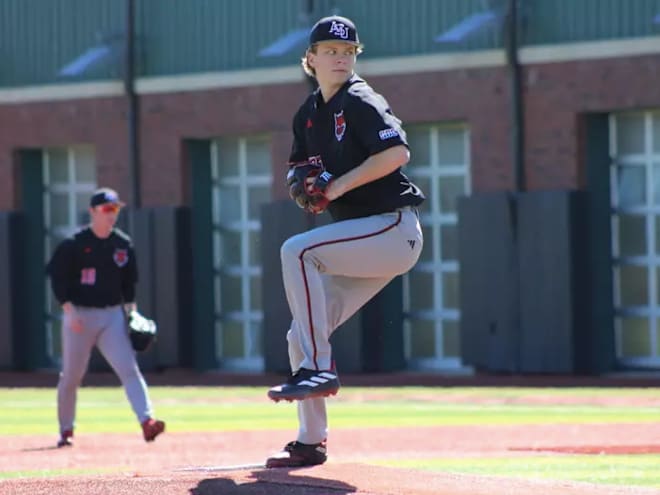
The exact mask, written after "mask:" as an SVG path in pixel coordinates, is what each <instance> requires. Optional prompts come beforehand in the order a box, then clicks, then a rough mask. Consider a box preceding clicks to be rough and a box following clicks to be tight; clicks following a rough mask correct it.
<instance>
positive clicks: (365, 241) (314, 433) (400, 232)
mask: <svg viewBox="0 0 660 495" xmlns="http://www.w3.org/2000/svg"><path fill="white" fill-rule="evenodd" d="M422 245H423V236H422V229H421V226H420V224H419V219H418V216H417V212H416V210H415V209H414V208H410V207H406V208H401V209H400V210H397V211H395V212H391V213H384V214H381V215H373V216H370V217H364V218H358V219H352V220H345V221H340V222H336V223H332V224H330V225H325V226H322V227H318V228H315V229H312V230H309V231H307V232H303V233H301V234H298V235H295V236H293V237H291V238H290V239H288V240H287V241H285V242H284V244H283V245H282V249H281V258H282V276H283V280H284V288H285V291H286V296H287V300H288V303H289V308H290V309H291V313H292V316H293V321H292V323H291V328H290V330H289V331H288V333H287V341H288V346H289V361H290V365H291V370H292V372H294V373H295V372H296V371H297V370H298V369H300V368H307V369H312V370H315V369H320V370H327V369H330V368H331V366H332V350H331V345H330V342H329V338H330V336H331V335H332V332H334V331H335V329H336V328H337V327H339V325H341V324H342V323H344V322H345V321H346V320H348V318H350V317H351V316H352V315H353V314H354V313H355V312H356V311H358V310H359V309H360V308H361V307H362V306H363V305H364V304H366V303H367V302H368V301H369V300H370V299H371V298H372V297H374V296H375V295H376V294H377V293H378V292H379V291H380V290H381V289H382V288H383V287H385V286H386V285H387V284H388V283H389V282H390V281H391V280H392V279H393V278H394V277H396V276H397V275H401V274H403V273H406V272H408V271H409V270H410V269H411V268H412V267H413V266H414V265H415V263H416V262H417V259H418V258H419V255H420V253H421V251H422ZM298 420H299V430H298V441H299V442H302V443H306V444H314V443H319V442H321V441H322V440H324V439H326V438H327V435H328V419H327V413H326V405H325V399H324V398H313V399H306V400H302V401H299V402H298Z"/></svg>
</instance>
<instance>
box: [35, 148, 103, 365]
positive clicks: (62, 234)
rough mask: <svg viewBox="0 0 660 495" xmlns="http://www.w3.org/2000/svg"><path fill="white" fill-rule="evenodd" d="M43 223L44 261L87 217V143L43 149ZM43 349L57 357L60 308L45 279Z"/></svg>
mask: <svg viewBox="0 0 660 495" xmlns="http://www.w3.org/2000/svg"><path fill="white" fill-rule="evenodd" d="M43 167H44V169H43V178H44V224H45V232H46V236H45V239H44V242H45V253H46V258H47V259H46V260H45V262H47V261H48V260H49V259H50V257H51V255H52V254H53V251H54V249H55V247H56V246H57V244H59V243H60V241H62V240H63V239H65V238H66V237H68V236H70V235H72V234H73V233H74V232H75V231H76V230H77V229H78V228H79V227H80V226H81V225H82V224H84V223H86V222H87V221H88V215H87V208H88V206H89V198H90V196H91V195H92V193H93V192H94V190H95V189H96V158H95V154H94V148H93V147H92V146H88V145H78V146H71V147H67V148H46V149H44V150H43ZM45 290H46V311H47V320H46V332H47V334H46V335H47V353H48V355H49V357H50V358H51V359H52V360H53V362H55V363H59V362H60V360H61V347H60V330H61V313H62V311H61V308H60V306H59V303H58V302H57V300H56V299H55V298H54V297H53V293H52V291H51V290H50V283H49V281H48V280H46V286H45Z"/></svg>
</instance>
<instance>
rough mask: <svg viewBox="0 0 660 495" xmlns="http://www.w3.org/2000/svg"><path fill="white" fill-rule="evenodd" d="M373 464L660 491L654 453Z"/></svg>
mask: <svg viewBox="0 0 660 495" xmlns="http://www.w3.org/2000/svg"><path fill="white" fill-rule="evenodd" d="M375 464H379V465H381V466H392V467H398V468H406V467H408V468H415V469H427V470H432V471H443V472H449V473H462V474H476V475H488V476H517V477H523V478H535V479H547V480H570V481H581V482H588V483H601V484H607V485H622V486H638V487H649V488H660V471H659V470H658V466H660V455H655V454H645V455H629V456H625V455H566V456H564V455H561V456H535V457H523V458H519V457H515V458H460V459H423V460H419V459H418V460H414V461H413V460H402V461H392V460H387V461H382V462H376V463H375Z"/></svg>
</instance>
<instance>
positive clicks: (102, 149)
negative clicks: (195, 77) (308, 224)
mask: <svg viewBox="0 0 660 495" xmlns="http://www.w3.org/2000/svg"><path fill="white" fill-rule="evenodd" d="M659 76H660V56H639V57H628V58H620V59H602V60H593V61H581V62H570V63H568V62H567V63H552V64H538V65H531V66H526V67H525V69H524V88H525V110H526V112H525V124H526V129H525V133H526V146H527V147H526V155H525V159H526V175H527V181H528V188H529V189H533V190H534V189H565V188H576V187H583V186H584V183H583V182H584V181H583V178H582V177H583V174H582V170H581V160H580V157H579V150H580V149H581V144H580V137H579V136H580V132H579V130H580V116H581V115H583V114H585V113H594V112H597V113H600V112H610V111H620V110H624V109H646V108H660V84H658V80H660V77H659ZM368 80H369V82H370V83H371V84H372V86H374V87H375V88H376V90H377V91H379V92H381V93H382V94H383V95H385V97H386V98H387V99H388V101H389V102H390V104H391V106H392V108H393V110H394V112H395V113H396V114H397V115H398V116H399V117H400V118H402V119H403V121H404V123H409V124H411V123H423V122H440V121H464V122H466V123H467V124H468V125H469V127H470V131H471V155H472V185H473V189H474V190H475V191H486V190H502V189H510V188H512V187H513V180H514V179H513V170H512V168H513V167H512V160H511V137H510V132H509V129H510V107H509V99H510V96H509V95H510V83H509V79H508V73H507V69H506V68H484V69H465V70H456V71H443V72H425V73H419V74H409V75H405V76H396V77H385V76H379V77H372V78H368ZM307 92H308V86H307V85H306V84H305V83H303V82H301V83H299V84H293V85H284V84H283V85H273V86H264V87H259V86H255V87H249V88H242V89H241V88H232V89H221V90H214V91H199V92H181V93H171V94H157V95H145V96H143V97H142V98H141V137H142V171H141V180H142V201H143V205H144V206H158V205H164V204H185V203H186V202H187V201H188V190H187V188H188V184H187V182H186V180H185V178H186V176H187V170H186V164H185V159H184V157H183V156H182V146H181V143H182V139H185V138H211V137H214V136H221V135H240V134H245V133H252V132H264V133H269V134H271V135H272V137H273V146H272V151H273V161H274V163H275V164H276V167H277V166H279V164H282V163H284V162H285V161H286V158H287V155H288V151H289V146H290V143H291V136H290V128H291V118H292V116H293V113H294V112H295V110H296V109H297V108H298V106H299V105H300V103H301V102H302V101H303V99H304V97H305V95H306V94H307ZM125 120H126V105H125V103H124V101H123V100H122V99H121V98H102V99H83V100H76V101H64V102H52V103H29V104H23V105H0V129H1V132H0V210H6V209H15V208H19V204H18V197H17V194H16V189H15V184H16V181H17V177H16V175H15V163H14V158H13V153H12V152H13V151H14V150H15V149H17V148H25V147H44V146H64V145H68V144H73V143H91V144H93V145H95V146H96V151H97V160H98V180H99V183H102V184H106V185H110V186H112V187H115V188H117V189H118V190H119V191H120V193H121V194H123V195H124V196H125V197H130V184H129V170H128V162H127V157H128V150H127V147H128V139H127V131H126V129H125ZM278 173H279V171H278V170H276V171H274V174H275V177H277V176H278ZM282 173H283V172H282ZM273 192H274V194H275V195H276V196H277V197H284V196H285V194H286V192H285V189H284V187H283V185H282V184H281V182H280V181H277V180H276V181H275V183H274V184H273Z"/></svg>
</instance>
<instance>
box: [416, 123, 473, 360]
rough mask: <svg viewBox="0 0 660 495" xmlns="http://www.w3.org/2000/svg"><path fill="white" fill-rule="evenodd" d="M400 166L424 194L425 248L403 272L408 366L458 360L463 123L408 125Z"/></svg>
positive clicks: (465, 150) (466, 157)
mask: <svg viewBox="0 0 660 495" xmlns="http://www.w3.org/2000/svg"><path fill="white" fill-rule="evenodd" d="M406 130H407V132H408V141H409V144H410V149H411V161H410V163H409V165H408V166H407V167H406V169H405V170H404V171H405V173H406V174H407V175H408V176H409V177H410V178H411V180H413V182H415V183H416V184H417V185H418V186H419V187H420V188H422V190H423V191H424V193H425V194H426V198H427V199H426V201H425V202H424V203H423V204H422V205H421V208H420V221H421V224H422V229H423V231H424V249H423V250H422V254H421V257H420V259H419V262H418V263H417V265H416V266H415V267H414V268H413V269H412V270H411V272H410V273H409V274H407V275H406V276H405V277H404V310H405V311H406V315H407V316H406V319H405V321H404V332H405V334H404V335H405V345H406V349H405V351H406V356H407V359H408V366H409V367H410V368H412V369H452V368H458V367H460V366H461V362H460V357H459V356H460V348H459V341H460V339H459V333H458V329H459V319H460V312H459V302H460V301H459V291H458V272H459V266H458V231H457V229H458V214H457V198H458V197H459V196H461V195H464V194H467V193H468V192H469V190H470V184H469V177H470V174H469V169H470V154H469V149H470V148H469V134H468V132H467V129H466V128H465V127H464V126H461V125H432V126H415V127H409V128H407V129H406Z"/></svg>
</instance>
